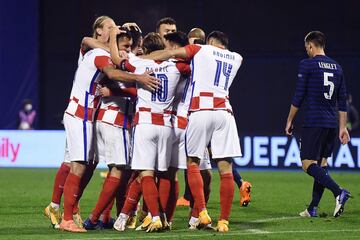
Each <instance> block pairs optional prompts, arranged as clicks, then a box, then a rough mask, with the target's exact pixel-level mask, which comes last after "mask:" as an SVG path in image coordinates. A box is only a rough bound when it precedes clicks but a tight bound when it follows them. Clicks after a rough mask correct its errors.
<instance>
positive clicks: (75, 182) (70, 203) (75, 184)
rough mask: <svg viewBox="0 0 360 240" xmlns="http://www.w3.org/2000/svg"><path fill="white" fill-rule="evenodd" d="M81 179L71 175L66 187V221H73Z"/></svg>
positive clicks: (67, 179)
mask: <svg viewBox="0 0 360 240" xmlns="http://www.w3.org/2000/svg"><path fill="white" fill-rule="evenodd" d="M79 186H80V177H79V176H76V175H75V174H73V173H69V175H68V177H67V178H66V182H65V186H64V220H65V221H69V220H72V219H73V208H74V206H75V204H76V199H77V196H78V194H79V188H80V187H79Z"/></svg>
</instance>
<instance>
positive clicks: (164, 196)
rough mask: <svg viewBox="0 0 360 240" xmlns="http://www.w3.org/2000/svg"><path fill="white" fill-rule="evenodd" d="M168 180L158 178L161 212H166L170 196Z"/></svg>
mask: <svg viewBox="0 0 360 240" xmlns="http://www.w3.org/2000/svg"><path fill="white" fill-rule="evenodd" d="M170 185H171V184H170V180H169V179H166V178H160V179H159V186H158V191H159V198H160V206H161V209H162V212H166V208H167V204H168V201H169V196H170Z"/></svg>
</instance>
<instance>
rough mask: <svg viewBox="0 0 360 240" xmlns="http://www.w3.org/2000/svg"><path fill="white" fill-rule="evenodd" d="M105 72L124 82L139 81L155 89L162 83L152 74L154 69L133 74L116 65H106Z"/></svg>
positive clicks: (109, 76) (111, 77) (146, 86)
mask: <svg viewBox="0 0 360 240" xmlns="http://www.w3.org/2000/svg"><path fill="white" fill-rule="evenodd" d="M103 72H104V73H105V74H106V76H107V77H108V78H110V79H112V80H116V81H123V82H138V83H140V84H141V85H143V86H144V87H145V88H146V89H148V90H150V91H153V90H155V89H157V87H158V86H159V85H160V80H159V79H157V78H155V77H153V76H151V75H150V74H151V73H152V71H146V72H144V73H142V74H133V73H128V72H125V71H121V70H118V69H115V68H114V67H110V66H109V67H105V68H104V69H103Z"/></svg>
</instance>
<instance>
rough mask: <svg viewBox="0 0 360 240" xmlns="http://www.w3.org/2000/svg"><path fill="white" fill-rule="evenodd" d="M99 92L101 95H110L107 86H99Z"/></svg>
mask: <svg viewBox="0 0 360 240" xmlns="http://www.w3.org/2000/svg"><path fill="white" fill-rule="evenodd" d="M100 94H101V96H102V97H109V96H110V95H111V93H110V89H109V88H107V87H102V88H100Z"/></svg>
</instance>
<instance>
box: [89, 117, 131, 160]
mask: <svg viewBox="0 0 360 240" xmlns="http://www.w3.org/2000/svg"><path fill="white" fill-rule="evenodd" d="M95 131H96V136H95V143H96V144H95V152H96V156H97V158H98V160H99V162H100V161H103V162H104V163H106V164H107V165H110V164H111V165H127V164H129V152H130V132H129V130H127V129H125V128H120V127H115V126H113V125H111V124H108V123H104V122H100V121H96V123H95Z"/></svg>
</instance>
